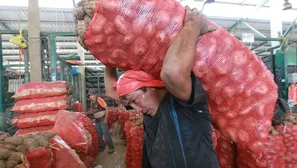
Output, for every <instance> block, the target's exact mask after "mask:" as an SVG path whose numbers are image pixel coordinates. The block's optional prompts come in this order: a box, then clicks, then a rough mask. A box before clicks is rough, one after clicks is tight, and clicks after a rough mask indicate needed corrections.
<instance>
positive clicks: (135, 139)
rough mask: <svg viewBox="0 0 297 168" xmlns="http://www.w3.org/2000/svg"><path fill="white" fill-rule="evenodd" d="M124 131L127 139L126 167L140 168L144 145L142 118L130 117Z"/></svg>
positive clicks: (138, 116) (139, 116)
mask: <svg viewBox="0 0 297 168" xmlns="http://www.w3.org/2000/svg"><path fill="white" fill-rule="evenodd" d="M124 129H125V132H126V137H127V151H126V156H125V163H126V167H127V168H141V167H142V151H143V143H144V129H143V116H142V115H137V116H133V117H131V118H130V119H129V120H128V121H127V122H126V123H125V128H124Z"/></svg>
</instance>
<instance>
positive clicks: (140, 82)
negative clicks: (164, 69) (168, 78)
mask: <svg viewBox="0 0 297 168" xmlns="http://www.w3.org/2000/svg"><path fill="white" fill-rule="evenodd" d="M141 87H165V85H164V83H163V82H162V81H160V80H156V79H155V77H153V76H152V75H149V74H147V73H145V72H143V71H134V70H128V71H126V72H124V73H123V74H122V75H121V76H120V78H119V80H118V81H117V83H116V89H117V93H118V95H119V96H124V95H126V94H129V93H131V92H133V91H135V90H137V89H139V88H141Z"/></svg>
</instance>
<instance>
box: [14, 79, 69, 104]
mask: <svg viewBox="0 0 297 168" xmlns="http://www.w3.org/2000/svg"><path fill="white" fill-rule="evenodd" d="M64 94H67V84H66V82H65V81H57V82H30V83H26V84H23V85H21V86H20V87H19V88H18V89H17V90H16V92H15V94H14V95H13V96H12V98H14V99H16V100H23V99H34V98H44V97H53V96H60V95H64Z"/></svg>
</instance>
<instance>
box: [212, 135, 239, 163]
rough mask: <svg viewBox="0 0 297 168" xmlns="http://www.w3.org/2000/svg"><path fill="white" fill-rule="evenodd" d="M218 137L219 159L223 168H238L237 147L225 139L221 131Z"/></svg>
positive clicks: (217, 149)
mask: <svg viewBox="0 0 297 168" xmlns="http://www.w3.org/2000/svg"><path fill="white" fill-rule="evenodd" d="M215 133H216V136H217V146H216V148H215V149H216V152H217V158H218V161H219V164H220V167H221V168H236V145H235V144H234V143H232V142H231V141H230V140H228V139H227V138H225V137H224V136H223V135H222V134H221V133H220V132H219V131H217V130H216V131H215Z"/></svg>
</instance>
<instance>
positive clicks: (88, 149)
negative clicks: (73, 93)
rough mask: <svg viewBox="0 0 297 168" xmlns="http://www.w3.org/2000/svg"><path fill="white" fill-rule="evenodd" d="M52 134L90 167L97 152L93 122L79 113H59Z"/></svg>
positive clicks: (96, 136)
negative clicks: (60, 139) (59, 138)
mask: <svg viewBox="0 0 297 168" xmlns="http://www.w3.org/2000/svg"><path fill="white" fill-rule="evenodd" d="M52 132H53V133H54V134H55V135H58V136H60V137H61V138H62V139H63V140H64V141H65V142H66V143H67V144H68V145H69V146H70V147H71V148H73V149H74V150H75V151H76V153H77V154H78V155H79V158H80V159H81V160H82V161H83V162H84V164H85V166H86V167H90V166H91V165H92V163H93V161H94V159H95V157H96V155H97V153H98V151H99V140H98V134H97V132H96V128H95V126H94V124H93V122H92V121H91V120H90V119H89V118H88V117H86V116H85V115H83V114H82V113H79V112H69V111H62V110H61V111H59V113H58V114H57V119H56V123H55V126H54V128H53V129H52Z"/></svg>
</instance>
